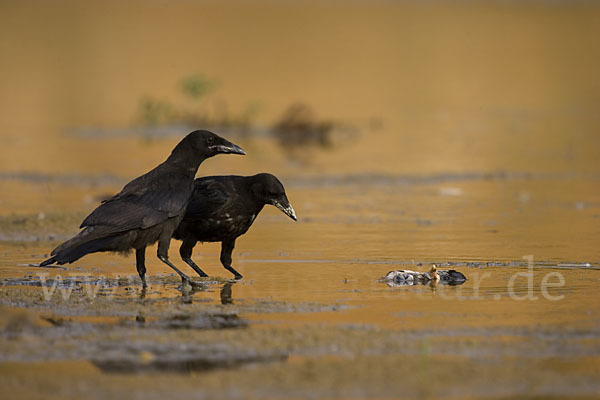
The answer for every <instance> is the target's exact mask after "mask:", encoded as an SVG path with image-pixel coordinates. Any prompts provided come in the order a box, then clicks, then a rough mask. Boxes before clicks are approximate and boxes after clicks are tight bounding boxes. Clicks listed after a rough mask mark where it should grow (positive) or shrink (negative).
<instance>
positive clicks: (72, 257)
mask: <svg viewBox="0 0 600 400" xmlns="http://www.w3.org/2000/svg"><path fill="white" fill-rule="evenodd" d="M98 236H100V237H98ZM119 236H120V235H119V234H113V235H109V236H103V235H102V232H98V231H95V230H94V229H89V228H86V229H84V230H83V231H81V232H80V233H79V234H77V235H76V236H74V237H73V238H71V239H69V240H67V241H66V242H64V243H63V244H61V245H60V246H58V247H57V248H56V249H54V250H53V251H52V257H50V258H49V259H47V260H45V261H43V262H42V263H41V264H40V266H41V267H44V266H46V265H51V264H58V265H61V264H70V263H72V262H74V261H77V260H79V259H80V258H81V257H83V256H85V255H86V254H90V253H96V252H98V251H110V250H118V249H117V248H118V247H119V246H118V245H119V241H120V237H119Z"/></svg>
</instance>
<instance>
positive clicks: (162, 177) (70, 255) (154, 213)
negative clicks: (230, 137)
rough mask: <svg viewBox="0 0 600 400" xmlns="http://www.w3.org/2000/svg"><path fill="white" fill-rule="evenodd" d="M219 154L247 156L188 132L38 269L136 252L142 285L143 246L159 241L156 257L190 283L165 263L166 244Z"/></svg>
mask: <svg viewBox="0 0 600 400" xmlns="http://www.w3.org/2000/svg"><path fill="white" fill-rule="evenodd" d="M220 153H223V154H227V153H233V154H246V153H245V152H244V150H242V148H241V147H239V146H237V145H235V144H233V143H231V142H228V141H227V140H225V139H223V138H222V137H220V136H217V135H215V134H214V133H212V132H209V131H194V132H192V133H190V134H188V135H187V136H186V137H185V138H183V140H181V142H179V143H178V144H177V146H175V148H174V149H173V151H172V152H171V155H170V156H169V158H167V160H166V161H165V162H163V163H162V164H160V165H159V166H158V167H156V168H154V169H153V170H152V171H150V172H148V173H147V174H145V175H142V176H140V177H139V178H136V179H134V180H133V181H131V182H129V183H128V184H127V185H125V187H124V188H123V190H121V192H120V193H118V194H117V195H115V196H114V197H113V198H111V199H109V200H106V201H104V202H102V204H101V205H100V206H99V207H98V208H96V209H95V210H94V211H93V212H92V213H91V214H90V215H89V216H88V217H87V218H86V219H85V220H84V221H83V222H82V223H81V226H80V228H83V230H82V231H81V232H79V233H78V234H77V235H75V236H74V237H72V238H71V239H69V240H67V241H66V242H64V243H63V244H61V245H60V246H58V247H57V248H56V249H54V250H53V251H52V257H51V258H49V259H47V260H46V261H44V262H42V263H41V264H40V266H45V265H50V264H65V263H72V262H74V261H76V260H78V259H80V258H81V257H83V256H84V255H86V254H89V253H95V252H100V251H116V252H127V251H129V250H131V249H135V258H136V265H137V271H138V273H139V274H140V278H142V284H143V286H144V287H146V286H147V285H146V265H145V258H146V246H148V245H151V244H153V243H155V242H156V241H158V253H157V255H158V258H159V259H160V260H161V261H162V262H164V263H165V264H167V265H168V266H169V267H171V268H173V269H174V270H175V271H176V272H177V273H178V274H179V275H180V276H181V278H182V279H183V280H189V278H188V277H187V276H186V275H185V274H184V273H183V272H181V271H180V270H178V269H177V268H176V267H175V266H174V265H173V264H172V263H171V262H170V261H169V243H170V241H171V236H172V235H173V231H174V230H175V228H176V227H177V225H178V224H179V222H180V221H181V219H182V218H183V215H184V213H185V210H186V207H187V205H188V203H189V202H190V199H191V195H192V193H193V191H194V176H195V175H196V172H197V171H198V167H199V166H200V163H202V161H204V160H206V159H207V158H209V157H212V156H214V155H217V154H220Z"/></svg>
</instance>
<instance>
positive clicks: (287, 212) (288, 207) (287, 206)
mask: <svg viewBox="0 0 600 400" xmlns="http://www.w3.org/2000/svg"><path fill="white" fill-rule="evenodd" d="M273 205H274V206H275V207H277V208H279V209H280V210H281V211H283V213H284V214H285V215H287V216H288V217H290V218H291V219H293V220H294V221H298V218H296V212H295V211H294V209H293V208H292V205H291V204H290V203H287V204H285V205H284V204H281V203H280V202H278V201H276V202H275V203H273Z"/></svg>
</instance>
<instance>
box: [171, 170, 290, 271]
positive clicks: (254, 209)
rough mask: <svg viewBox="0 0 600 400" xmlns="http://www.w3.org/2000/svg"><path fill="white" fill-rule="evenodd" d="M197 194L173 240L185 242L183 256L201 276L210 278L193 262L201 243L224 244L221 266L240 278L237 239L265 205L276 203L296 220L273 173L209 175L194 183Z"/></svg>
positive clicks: (180, 249)
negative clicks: (234, 256)
mask: <svg viewBox="0 0 600 400" xmlns="http://www.w3.org/2000/svg"><path fill="white" fill-rule="evenodd" d="M194 186H195V187H194V194H193V195H192V200H191V201H190V204H189V205H188V208H187V211H186V212H185V216H184V217H183V220H182V221H181V223H180V224H179V226H178V227H177V229H176V230H175V232H174V234H173V238H175V239H178V240H181V241H183V243H182V244H181V247H180V248H179V254H180V255H181V258H182V259H183V261H185V262H186V263H187V264H188V265H189V266H190V267H192V268H193V269H194V270H195V271H196V272H197V273H198V275H200V276H207V275H206V273H204V271H202V270H201V269H200V268H199V267H198V266H197V265H196V264H195V263H194V261H192V258H191V257H192V250H193V248H194V246H195V245H196V243H197V242H221V263H222V264H223V267H225V268H226V269H227V270H229V271H231V272H232V273H233V274H234V275H235V278H236V279H240V278H241V277H242V275H241V274H240V273H239V272H237V271H236V270H235V269H233V267H232V266H231V253H232V252H233V248H234V246H235V240H236V239H237V238H238V237H239V236H240V235H243V234H244V233H246V232H247V231H248V229H249V228H250V226H251V225H252V223H253V222H254V220H255V218H256V216H257V215H258V213H260V211H261V210H262V209H263V207H264V205H265V204H272V205H274V206H275V207H277V208H279V209H280V210H281V211H283V212H284V213H285V214H286V215H287V216H289V217H290V218H292V219H293V220H294V221H296V213H295V212H294V209H293V208H292V206H291V205H290V202H289V201H288V199H287V196H286V194H285V189H284V188H283V185H282V184H281V182H279V180H278V179H277V178H276V177H275V176H273V175H271V174H258V175H253V176H207V177H204V178H198V179H196V180H195V181H194Z"/></svg>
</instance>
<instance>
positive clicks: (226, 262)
mask: <svg viewBox="0 0 600 400" xmlns="http://www.w3.org/2000/svg"><path fill="white" fill-rule="evenodd" d="M234 247H235V239H233V240H224V241H222V242H221V264H223V266H224V267H225V269H226V270H228V271H230V272H231V273H233V275H235V279H242V274H240V273H239V272H237V271H236V270H235V269H233V267H232V266H231V253H232V252H233V248H234Z"/></svg>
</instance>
